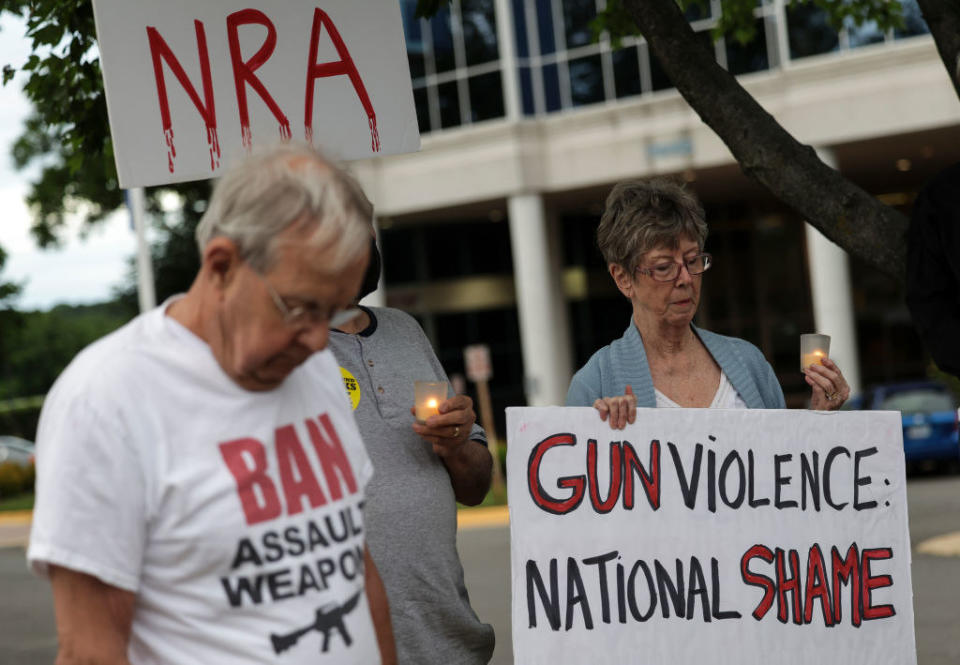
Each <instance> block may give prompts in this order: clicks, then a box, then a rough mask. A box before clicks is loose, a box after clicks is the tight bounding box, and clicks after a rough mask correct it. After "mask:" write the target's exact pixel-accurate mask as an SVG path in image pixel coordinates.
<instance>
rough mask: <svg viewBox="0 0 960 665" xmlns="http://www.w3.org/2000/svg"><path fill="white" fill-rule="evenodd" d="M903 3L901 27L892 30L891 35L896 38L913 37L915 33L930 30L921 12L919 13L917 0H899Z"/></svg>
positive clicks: (919, 33)
mask: <svg viewBox="0 0 960 665" xmlns="http://www.w3.org/2000/svg"><path fill="white" fill-rule="evenodd" d="M900 4H901V5H903V22H904V26H903V28H899V29H897V30H894V31H893V36H894V37H896V38H897V39H900V38H901V37H913V36H915V35H926V34H927V33H929V32H930V28H928V27H927V22H926V21H924V20H923V14H921V13H920V7H919V6H918V5H917V0H900Z"/></svg>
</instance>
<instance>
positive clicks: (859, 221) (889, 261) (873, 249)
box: [624, 0, 937, 284]
mask: <svg viewBox="0 0 960 665" xmlns="http://www.w3.org/2000/svg"><path fill="white" fill-rule="evenodd" d="M921 1H922V2H927V3H934V2H936V1H937V0H921ZM624 6H625V7H626V8H627V10H628V11H629V12H630V15H631V16H632V17H633V20H634V21H635V22H636V24H637V27H638V28H639V29H640V32H641V33H642V34H643V36H644V37H645V38H646V40H647V42H648V43H649V45H650V47H651V48H652V49H653V51H654V53H655V54H656V56H657V57H658V59H659V60H660V64H661V65H662V67H663V69H664V70H665V71H666V73H667V75H668V76H669V77H670V79H671V80H672V81H673V83H674V85H676V86H677V90H679V91H680V94H681V95H683V97H684V99H686V101H687V103H689V104H690V106H691V107H692V108H693V109H694V111H696V112H697V114H698V115H699V116H700V118H701V119H702V120H703V121H704V122H705V123H706V124H707V125H708V126H709V127H710V128H711V129H713V131H714V132H716V133H717V135H718V136H719V137H720V138H721V140H723V142H724V143H725V144H726V145H727V147H728V148H729V149H730V152H732V153H733V155H734V157H735V158H736V160H737V161H738V162H739V163H740V168H741V169H743V171H744V173H746V174H747V175H748V176H750V177H751V178H753V179H755V180H756V181H757V182H759V183H760V184H762V185H763V186H765V187H766V188H767V189H768V190H770V192H772V193H773V195H774V196H776V197H777V198H778V199H780V200H781V201H783V202H784V203H786V204H787V205H789V206H790V207H791V208H793V209H794V210H796V211H797V212H798V213H799V214H800V215H802V216H803V218H804V219H806V220H807V221H809V222H810V223H811V224H812V225H813V226H814V227H816V228H817V229H819V230H820V232H821V233H823V234H824V235H825V236H826V237H827V238H829V239H830V240H832V241H833V242H835V243H836V244H837V245H839V246H840V247H842V248H843V249H844V250H846V251H847V252H849V253H850V254H852V255H854V256H856V257H858V258H860V259H862V260H864V261H866V262H867V263H868V264H870V265H871V266H873V267H874V268H876V269H878V270H880V271H882V272H884V273H886V274H888V275H890V276H891V277H893V278H894V279H896V280H897V281H898V282H899V283H901V284H902V283H903V281H904V278H905V275H906V257H907V244H906V231H907V226H908V221H907V218H906V217H905V216H904V215H902V214H901V213H899V212H897V211H896V210H894V209H893V208H891V207H889V206H886V205H883V204H882V203H880V202H879V201H878V200H877V199H876V198H874V197H873V196H871V195H870V194H868V193H867V192H865V191H863V190H862V189H860V188H859V187H857V186H856V185H854V184H853V183H851V182H850V181H848V180H846V179H845V178H844V177H843V176H841V175H840V174H839V173H838V172H837V171H834V170H833V169H831V168H830V167H828V166H827V165H826V164H824V163H823V162H822V161H820V159H819V158H818V157H817V155H816V152H815V151H814V150H813V148H811V147H810V146H806V145H803V144H801V143H799V142H798V141H797V140H796V139H794V138H793V136H791V135H790V134H789V133H788V132H787V131H786V130H785V129H784V128H783V127H781V126H780V124H779V123H778V122H777V121H776V120H775V119H774V118H773V116H771V115H770V114H769V113H767V112H766V111H765V110H764V109H763V107H762V106H760V104H759V103H758V102H757V101H756V100H755V99H754V98H753V97H752V96H751V95H750V94H749V93H748V92H747V91H746V90H744V89H743V87H742V86H741V85H740V84H739V83H738V82H737V80H736V79H735V78H734V77H733V76H731V75H730V74H729V73H727V72H726V70H724V69H723V68H722V67H721V66H720V65H718V64H717V62H716V59H715V57H714V54H713V52H712V51H708V50H707V49H706V48H704V46H703V45H702V44H701V43H700V41H699V40H697V39H696V38H695V36H694V33H693V30H692V29H691V28H690V25H689V24H688V23H687V21H686V19H685V18H684V16H683V14H682V13H681V11H680V8H679V7H678V5H677V3H676V2H675V0H625V1H624Z"/></svg>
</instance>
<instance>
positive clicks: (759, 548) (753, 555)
mask: <svg viewBox="0 0 960 665" xmlns="http://www.w3.org/2000/svg"><path fill="white" fill-rule="evenodd" d="M774 558H775V557H774V556H773V552H771V551H770V548H769V547H766V546H765V545H754V546H753V547H751V548H750V549H748V550H747V551H746V552H745V553H744V555H743V557H742V558H741V559H740V575H741V576H742V577H743V581H744V582H745V583H746V584H749V585H750V586H758V587H761V588H762V589H763V598H761V599H760V602H759V603H758V604H757V608H756V609H755V610H754V611H753V618H754V619H756V620H757V621H760V619H762V618H763V617H764V615H766V613H767V612H769V611H770V608H771V607H772V606H773V599H774V598H775V597H776V595H777V585H776V584H775V583H774V581H773V580H772V579H770V578H769V577H767V576H766V575H761V574H759V573H753V572H750V561H751V560H752V559H762V560H763V561H766V562H767V563H771V562H772V561H773V560H774Z"/></svg>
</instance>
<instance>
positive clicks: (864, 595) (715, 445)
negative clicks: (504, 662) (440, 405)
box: [507, 407, 916, 665]
mask: <svg viewBox="0 0 960 665" xmlns="http://www.w3.org/2000/svg"><path fill="white" fill-rule="evenodd" d="M507 430H508V446H507V451H508V454H507V477H508V484H509V488H508V489H509V496H510V530H511V559H512V580H513V646H514V659H515V661H516V662H517V663H524V665H541V664H542V665H547V664H549V665H564V664H570V665H573V664H577V665H580V664H582V663H591V664H596V665H603V664H607V663H609V664H611V665H613V664H617V665H621V664H622V663H653V664H658V663H670V664H671V665H702V664H703V663H736V664H738V665H761V664H763V665H766V664H768V663H770V662H776V663H779V664H780V665H790V664H800V663H810V662H816V663H823V664H824V665H828V664H834V663H843V664H844V665H857V664H861V663H862V664H863V665H867V664H869V665H880V664H882V663H890V664H894V663H895V664H897V665H904V664H915V663H916V647H915V640H914V632H913V593H912V590H911V580H910V539H909V534H908V530H907V499H906V484H905V479H904V461H903V443H902V433H901V424H900V417H899V414H897V413H893V412H849V413H847V412H845V413H818V412H811V411H776V410H746V409H744V410H719V409H639V410H638V412H637V420H636V423H635V424H634V425H629V426H627V428H626V429H625V430H620V431H617V430H612V429H611V428H610V426H609V425H608V424H607V423H605V422H602V421H601V420H600V418H599V416H598V415H597V412H596V411H595V410H594V409H592V408H558V407H549V408H511V409H507Z"/></svg>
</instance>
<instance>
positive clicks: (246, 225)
mask: <svg viewBox="0 0 960 665" xmlns="http://www.w3.org/2000/svg"><path fill="white" fill-rule="evenodd" d="M372 219H373V206H372V205H371V203H370V201H369V200H368V199H367V197H366V196H365V195H364V193H363V190H362V189H361V188H360V185H359V184H358V183H357V182H356V181H355V180H354V179H353V178H352V177H351V176H350V175H349V174H348V173H347V172H346V171H344V170H343V169H342V168H339V167H337V166H335V165H334V164H332V163H330V162H329V161H327V159H325V158H324V157H323V156H322V155H321V154H320V153H319V152H317V151H316V150H314V149H313V148H311V147H309V146H306V145H303V144H293V143H285V144H284V143H281V144H276V145H273V146H270V147H268V148H265V149H260V150H255V151H254V152H253V153H252V154H251V155H249V156H247V157H246V158H245V159H243V160H241V161H239V162H238V163H237V164H235V165H234V166H232V167H231V168H230V169H229V170H228V171H227V172H226V174H224V176H223V178H222V179H221V180H220V181H219V182H218V183H217V184H216V186H215V187H214V191H213V196H212V197H211V198H210V205H209V206H208V208H207V210H206V212H205V213H204V215H203V218H202V219H201V220H200V223H199V225H198V226H197V244H198V245H199V248H200V252H201V253H202V252H203V250H204V248H205V247H206V245H207V243H208V242H210V241H211V240H212V239H213V238H216V237H220V236H222V237H225V238H228V239H230V240H232V241H233V242H234V243H235V244H236V245H237V249H238V253H239V255H240V258H241V259H243V260H244V261H246V262H247V263H248V264H249V265H250V267H251V268H253V269H254V270H256V271H257V272H260V273H263V272H266V271H268V270H270V268H271V267H272V265H273V262H274V255H275V252H274V250H275V248H276V242H277V238H278V236H280V235H281V234H282V233H283V232H284V231H286V230H287V229H290V228H294V227H296V228H302V229H304V230H307V229H309V228H310V227H313V228H312V232H311V233H309V236H308V239H307V242H309V243H311V244H314V245H317V246H326V245H333V246H334V247H336V251H335V252H334V257H333V260H332V262H331V265H330V266H329V268H330V270H331V271H336V270H339V269H340V268H342V267H343V266H344V265H345V264H347V263H348V262H350V261H352V260H354V259H355V258H356V257H358V256H359V255H360V254H361V252H362V251H363V249H364V248H365V247H366V246H367V243H368V242H369V238H370V228H371V224H372Z"/></svg>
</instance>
